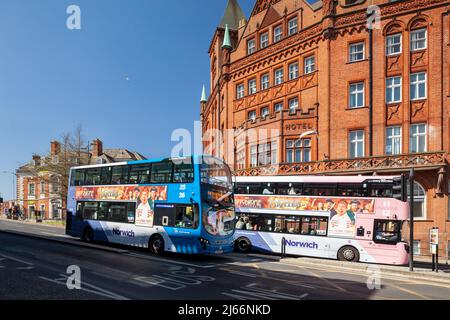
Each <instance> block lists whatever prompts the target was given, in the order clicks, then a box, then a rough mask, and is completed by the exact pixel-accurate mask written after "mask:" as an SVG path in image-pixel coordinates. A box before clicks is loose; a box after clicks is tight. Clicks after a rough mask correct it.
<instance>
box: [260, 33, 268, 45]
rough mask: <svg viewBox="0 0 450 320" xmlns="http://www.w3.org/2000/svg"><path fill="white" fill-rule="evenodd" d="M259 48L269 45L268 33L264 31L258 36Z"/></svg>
mask: <svg viewBox="0 0 450 320" xmlns="http://www.w3.org/2000/svg"><path fill="white" fill-rule="evenodd" d="M260 40H261V41H260V48H261V49H264V48H267V47H268V46H269V33H268V32H265V33H263V34H262V35H261V36H260Z"/></svg>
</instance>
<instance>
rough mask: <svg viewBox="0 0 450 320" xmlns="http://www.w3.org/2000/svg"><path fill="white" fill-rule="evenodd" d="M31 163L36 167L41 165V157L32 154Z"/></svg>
mask: <svg viewBox="0 0 450 320" xmlns="http://www.w3.org/2000/svg"><path fill="white" fill-rule="evenodd" d="M33 163H34V165H35V166H36V167H37V166H40V165H41V156H40V155H37V154H34V155H33Z"/></svg>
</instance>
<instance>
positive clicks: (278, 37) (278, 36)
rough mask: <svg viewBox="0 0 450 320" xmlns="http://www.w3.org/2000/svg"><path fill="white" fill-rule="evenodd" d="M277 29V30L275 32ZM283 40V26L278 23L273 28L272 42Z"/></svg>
mask: <svg viewBox="0 0 450 320" xmlns="http://www.w3.org/2000/svg"><path fill="white" fill-rule="evenodd" d="M277 31H279V32H278V33H277ZM281 40H283V26H282V25H279V26H276V27H275V28H273V42H279V41H281Z"/></svg>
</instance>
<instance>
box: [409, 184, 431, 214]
mask: <svg viewBox="0 0 450 320" xmlns="http://www.w3.org/2000/svg"><path fill="white" fill-rule="evenodd" d="M407 189H408V190H407V193H408V202H409V200H410V197H409V193H410V188H409V183H408V186H407ZM414 202H415V203H416V202H417V203H418V202H420V203H421V206H422V216H421V217H414V221H415V220H419V221H420V220H426V219H427V190H426V189H425V188H424V187H423V186H422V185H421V184H420V183H419V182H417V181H415V182H414Z"/></svg>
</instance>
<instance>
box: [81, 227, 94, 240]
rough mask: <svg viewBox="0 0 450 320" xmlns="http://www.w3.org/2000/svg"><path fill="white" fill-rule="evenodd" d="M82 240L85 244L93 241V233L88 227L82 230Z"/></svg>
mask: <svg viewBox="0 0 450 320" xmlns="http://www.w3.org/2000/svg"><path fill="white" fill-rule="evenodd" d="M82 240H83V241H86V242H92V241H94V232H93V231H92V229H91V228H89V227H88V228H86V229H84V232H83V238H82Z"/></svg>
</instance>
